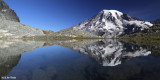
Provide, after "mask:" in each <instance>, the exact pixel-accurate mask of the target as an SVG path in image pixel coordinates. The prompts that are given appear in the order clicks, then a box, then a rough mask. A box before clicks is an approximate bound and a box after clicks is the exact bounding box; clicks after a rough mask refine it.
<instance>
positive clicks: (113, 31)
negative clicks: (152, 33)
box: [72, 10, 152, 38]
mask: <svg viewBox="0 0 160 80" xmlns="http://www.w3.org/2000/svg"><path fill="white" fill-rule="evenodd" d="M151 26H152V24H151V23H150V22H146V21H142V20H140V19H137V18H133V17H130V16H128V15H127V14H123V13H122V12H119V11H117V10H103V11H101V12H100V13H98V14H97V15H96V16H94V17H92V18H91V19H88V20H86V21H84V22H82V23H80V24H78V25H75V26H73V27H72V28H73V29H80V30H84V31H87V32H91V33H93V34H95V35H98V36H104V37H107V38H112V37H119V36H123V35H126V34H132V33H136V32H139V31H141V30H144V29H146V28H149V27H151Z"/></svg>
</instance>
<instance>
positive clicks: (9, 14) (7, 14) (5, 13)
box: [0, 0, 20, 22]
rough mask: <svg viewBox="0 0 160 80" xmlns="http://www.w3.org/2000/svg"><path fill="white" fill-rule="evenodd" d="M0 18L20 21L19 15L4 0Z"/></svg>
mask: <svg viewBox="0 0 160 80" xmlns="http://www.w3.org/2000/svg"><path fill="white" fill-rule="evenodd" d="M0 19H3V20H4V19H5V20H11V21H15V22H20V20H19V17H18V16H17V14H16V13H15V12H14V10H12V9H10V8H9V6H8V5H7V4H6V3H5V2H4V1H3V0H0Z"/></svg>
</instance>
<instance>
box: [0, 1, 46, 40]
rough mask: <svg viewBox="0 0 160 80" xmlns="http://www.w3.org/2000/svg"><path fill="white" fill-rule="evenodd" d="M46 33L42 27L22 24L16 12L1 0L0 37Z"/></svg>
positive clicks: (18, 36)
mask: <svg viewBox="0 0 160 80" xmlns="http://www.w3.org/2000/svg"><path fill="white" fill-rule="evenodd" d="M37 35H44V33H43V31H42V30H40V29H36V28H33V27H31V26H28V25H24V24H21V23H20V22H19V18H18V16H17V15H16V13H15V12H14V11H13V10H11V9H10V8H9V6H8V5H7V4H6V3H5V2H4V1H3V0H0V38H22V37H30V36H37Z"/></svg>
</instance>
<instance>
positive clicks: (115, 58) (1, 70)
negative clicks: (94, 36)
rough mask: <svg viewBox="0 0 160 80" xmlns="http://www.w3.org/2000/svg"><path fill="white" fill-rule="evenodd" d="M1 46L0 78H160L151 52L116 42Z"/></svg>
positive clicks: (11, 43)
mask: <svg viewBox="0 0 160 80" xmlns="http://www.w3.org/2000/svg"><path fill="white" fill-rule="evenodd" d="M0 44H1V46H0V77H2V76H16V77H17V80H129V79H130V80H134V79H141V80H150V79H158V78H159V75H160V69H159V67H160V63H159V61H160V59H159V57H157V56H156V57H155V56H149V55H150V54H151V51H149V50H148V49H146V48H144V47H141V46H138V45H135V44H131V43H126V42H123V41H118V40H74V39H73V40H55V41H31V40H5V41H4V40H0ZM58 45H59V46H58ZM44 46H47V47H44ZM36 48H38V49H36ZM34 49H36V50H34ZM32 50H33V51H32ZM23 53H26V54H23ZM79 53H80V54H79ZM152 54H154V53H152ZM159 79H160V78H159Z"/></svg>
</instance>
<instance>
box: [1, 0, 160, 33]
mask: <svg viewBox="0 0 160 80" xmlns="http://www.w3.org/2000/svg"><path fill="white" fill-rule="evenodd" d="M4 1H5V2H6V3H7V4H8V5H9V6H10V8H11V9H13V10H14V11H15V12H16V13H17V15H18V16H19V18H20V21H21V23H23V24H27V25H30V26H33V27H36V28H39V29H43V30H53V31H59V30H62V29H66V28H69V27H71V26H73V25H76V24H78V23H80V22H82V21H84V20H86V19H89V18H91V17H93V16H95V15H96V14H97V13H98V12H100V11H101V10H103V9H109V10H110V9H114V10H119V11H121V12H123V13H127V14H129V15H130V16H133V17H138V18H141V19H144V20H155V19H157V18H160V15H159V14H160V5H159V4H160V0H4Z"/></svg>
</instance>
